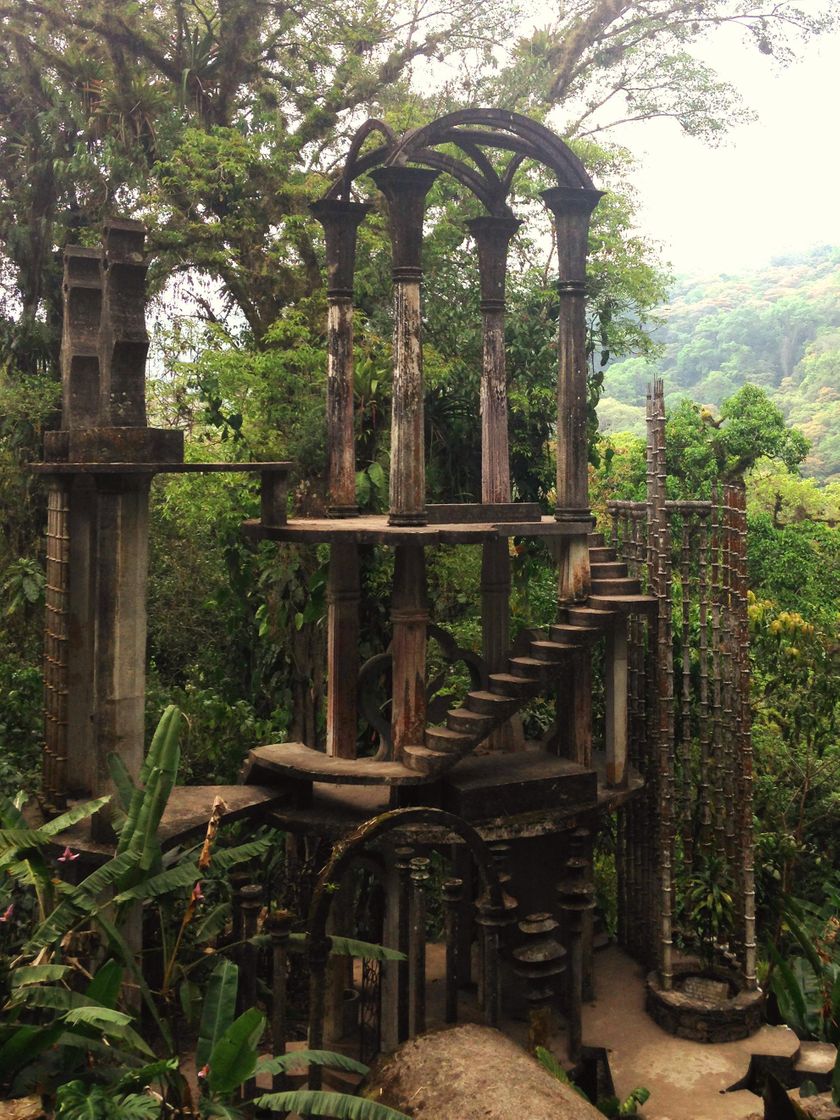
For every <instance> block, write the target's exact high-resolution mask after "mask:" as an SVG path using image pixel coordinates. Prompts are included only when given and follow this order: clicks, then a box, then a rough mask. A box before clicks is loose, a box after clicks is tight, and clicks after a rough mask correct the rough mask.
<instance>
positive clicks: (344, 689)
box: [327, 543, 360, 758]
mask: <svg viewBox="0 0 840 1120" xmlns="http://www.w3.org/2000/svg"><path fill="white" fill-rule="evenodd" d="M359 596H360V588H359V548H358V545H356V544H337V543H335V544H332V545H330V569H329V576H328V579H327V754H328V755H332V756H333V757H334V758H355V757H356V732H357V726H356V725H357V719H358V713H357V704H356V695H357V684H358V677H359Z"/></svg>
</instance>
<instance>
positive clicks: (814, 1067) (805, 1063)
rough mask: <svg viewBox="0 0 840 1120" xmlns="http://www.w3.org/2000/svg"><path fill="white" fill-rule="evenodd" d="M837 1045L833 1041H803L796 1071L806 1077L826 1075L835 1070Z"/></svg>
mask: <svg viewBox="0 0 840 1120" xmlns="http://www.w3.org/2000/svg"><path fill="white" fill-rule="evenodd" d="M836 1061H837V1047H836V1046H835V1045H834V1043H833V1042H803V1043H802V1045H801V1046H800V1048H799V1057H798V1059H797V1061H796V1072H797V1073H801V1074H803V1075H804V1076H805V1077H825V1076H827V1075H828V1074H830V1073H832V1072H833V1070H834V1063H835V1062H836Z"/></svg>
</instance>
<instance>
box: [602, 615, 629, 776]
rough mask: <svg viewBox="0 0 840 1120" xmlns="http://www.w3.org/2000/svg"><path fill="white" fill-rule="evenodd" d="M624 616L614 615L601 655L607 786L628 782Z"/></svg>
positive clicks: (625, 630)
mask: <svg viewBox="0 0 840 1120" xmlns="http://www.w3.org/2000/svg"><path fill="white" fill-rule="evenodd" d="M627 664H628V663H627V616H626V615H623V614H618V615H616V618H615V620H614V622H613V624H612V626H611V627H610V628H609V630H608V631H607V644H606V650H605V656H604V692H605V696H604V703H605V708H606V713H605V714H606V748H607V784H608V785H611V786H624V785H626V783H627V683H628V672H627Z"/></svg>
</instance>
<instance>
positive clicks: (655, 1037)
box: [561, 947, 799, 1120]
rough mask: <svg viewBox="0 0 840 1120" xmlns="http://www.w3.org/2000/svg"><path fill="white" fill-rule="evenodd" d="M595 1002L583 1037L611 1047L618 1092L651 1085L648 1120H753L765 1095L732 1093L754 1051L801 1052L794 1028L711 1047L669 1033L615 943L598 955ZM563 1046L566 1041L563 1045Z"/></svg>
mask: <svg viewBox="0 0 840 1120" xmlns="http://www.w3.org/2000/svg"><path fill="white" fill-rule="evenodd" d="M595 991H596V999H595V1001H594V1002H593V1003H590V1004H587V1005H585V1007H584V1017H583V1041H584V1043H585V1044H588V1045H592V1046H604V1047H606V1048H607V1049H608V1050H609V1057H610V1068H611V1070H612V1075H613V1078H614V1080H615V1086H616V1091H617V1093H618V1094H619V1095H620V1096H626V1095H627V1094H628V1093H630V1091H631V1090H632V1089H634V1088H636V1087H637V1086H639V1085H643V1086H644V1087H645V1088H646V1089H649V1090H650V1094H651V1095H650V1100H649V1101H648V1102H647V1104H646V1105H645V1106H644V1109H643V1110H642V1113H643V1115H644V1117H645V1120H751V1118H753V1117H756V1116H762V1115H763V1106H762V1102H761V1100H760V1098H759V1097H757V1096H756V1095H755V1094H754V1093H750V1092H748V1091H747V1090H738V1091H736V1092H733V1093H727V1092H725V1090H726V1089H727V1088H728V1087H729V1086H730V1085H734V1084H735V1083H736V1082H738V1081H740V1080H741V1078H743V1077H745V1076H746V1073H747V1070H748V1068H749V1064H750V1057H751V1055H752V1054H778V1055H779V1056H790V1057H792V1056H793V1055H794V1054H796V1052H797V1050H798V1048H799V1040H798V1039H797V1037H796V1035H795V1034H794V1033H793V1031H791V1030H790V1029H789V1028H787V1027H769V1026H764V1027H762V1028H761V1029H760V1030H759V1031H758V1033H757V1034H754V1035H753V1036H752V1038H746V1039H742V1040H740V1041H739V1042H725V1043H720V1044H704V1043H699V1042H688V1041H686V1040H684V1039H680V1038H674V1037H672V1036H671V1035H669V1034H666V1033H665V1031H663V1030H662V1029H661V1028H660V1027H658V1026H657V1025H656V1024H655V1023H654V1022H653V1020H652V1019H650V1018H649V1017H648V1015H647V1014H646V1013H645V1010H644V1002H645V992H644V970H643V969H642V967H641V966H640V965H637V964H636V962H635V961H633V960H632V959H631V958H630V957H628V956H627V955H626V954H625V953H623V952H622V951H621V950H620V949H618V948H616V947H611V948H609V949H605V950H603V951H602V952H599V953H596V955H595ZM561 1045H562V1042H561Z"/></svg>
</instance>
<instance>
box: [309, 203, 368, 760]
mask: <svg viewBox="0 0 840 1120" xmlns="http://www.w3.org/2000/svg"><path fill="white" fill-rule="evenodd" d="M310 210H311V211H312V213H313V214H314V215H315V217H316V218H317V219H318V221H319V222H320V223H321V225H322V226H323V227H324V238H325V241H326V250H327V303H328V311H327V353H328V358H327V456H328V478H329V505H328V507H327V513H328V514H329V516H330V517H354V516H355V515H356V514H358V512H359V511H358V507H357V505H356V446H355V431H354V427H353V273H354V270H355V264H356V234H357V231H358V227H359V224H360V223H361V222H362V221H363V220H364V218H365V215H366V214H367V213H368V211H369V210H370V206H369V205H367V204H365V203H358V202H349V201H345V200H343V199H334V198H322V199H321V200H320V201H319V202H315V203H313V204H312V205H311V206H310ZM358 675H359V555H358V548H357V546H356V545H355V544H333V545H332V547H331V548H330V573H329V581H328V586H327V754H329V755H333V756H335V757H337V758H355V756H356V683H357V678H358Z"/></svg>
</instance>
